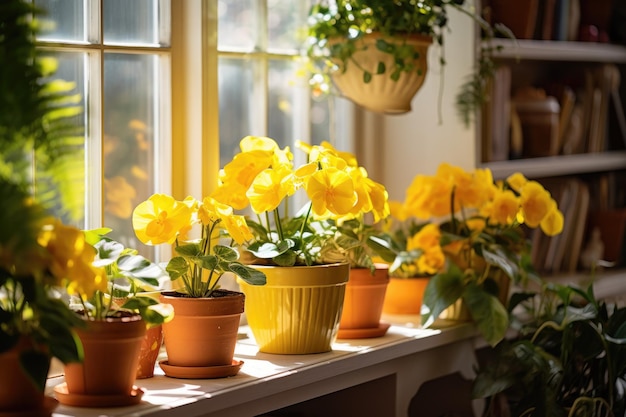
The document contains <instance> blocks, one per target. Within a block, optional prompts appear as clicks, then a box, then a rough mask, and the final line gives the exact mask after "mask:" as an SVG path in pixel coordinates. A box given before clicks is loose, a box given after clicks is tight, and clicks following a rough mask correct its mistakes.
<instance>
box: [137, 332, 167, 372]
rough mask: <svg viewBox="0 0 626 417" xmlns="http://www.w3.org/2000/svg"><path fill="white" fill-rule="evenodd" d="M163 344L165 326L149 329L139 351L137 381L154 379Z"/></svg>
mask: <svg viewBox="0 0 626 417" xmlns="http://www.w3.org/2000/svg"><path fill="white" fill-rule="evenodd" d="M162 344H163V326H161V325H159V326H154V327H150V328H148V330H147V331H146V335H145V336H144V338H143V340H142V341H141V349H140V350H139V365H138V367H137V376H136V378H137V379H143V378H152V377H153V376H154V367H155V365H156V360H157V358H158V357H159V352H160V350H161V346H162Z"/></svg>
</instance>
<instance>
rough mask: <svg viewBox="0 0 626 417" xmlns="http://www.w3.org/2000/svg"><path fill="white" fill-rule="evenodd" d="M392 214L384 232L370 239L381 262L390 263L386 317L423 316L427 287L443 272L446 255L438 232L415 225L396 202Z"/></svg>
mask: <svg viewBox="0 0 626 417" xmlns="http://www.w3.org/2000/svg"><path fill="white" fill-rule="evenodd" d="M390 207H391V215H390V216H389V218H388V219H387V221H386V222H385V233H383V234H381V235H378V236H373V237H371V240H372V244H373V245H374V246H375V247H376V248H377V252H378V253H379V254H380V255H381V257H382V259H383V260H384V261H386V262H388V263H389V275H390V282H389V288H388V292H387V296H386V297H385V301H384V304H383V312H385V313H387V314H403V315H417V314H420V311H421V306H422V299H423V296H424V291H425V289H426V285H427V284H428V282H429V279H430V277H431V276H433V275H435V274H437V273H439V272H441V271H442V269H443V266H444V262H445V255H444V253H443V250H442V249H441V247H440V246H439V245H436V244H433V242H438V241H439V240H440V238H441V233H440V231H439V229H438V228H437V227H436V226H435V225H432V224H422V223H416V222H415V220H414V218H412V217H411V216H407V215H406V214H405V213H404V207H403V206H402V204H401V203H399V202H397V201H392V202H390Z"/></svg>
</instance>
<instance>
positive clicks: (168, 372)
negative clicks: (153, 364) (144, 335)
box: [159, 359, 243, 379]
mask: <svg viewBox="0 0 626 417" xmlns="http://www.w3.org/2000/svg"><path fill="white" fill-rule="evenodd" d="M241 365H243V361H239V360H236V359H233V362H232V364H230V365H218V366H175V365H170V364H169V363H168V362H167V360H164V361H161V362H159V366H160V367H161V369H163V372H165V376H169V377H172V378H186V379H206V378H226V377H229V376H235V375H237V373H238V372H239V369H241Z"/></svg>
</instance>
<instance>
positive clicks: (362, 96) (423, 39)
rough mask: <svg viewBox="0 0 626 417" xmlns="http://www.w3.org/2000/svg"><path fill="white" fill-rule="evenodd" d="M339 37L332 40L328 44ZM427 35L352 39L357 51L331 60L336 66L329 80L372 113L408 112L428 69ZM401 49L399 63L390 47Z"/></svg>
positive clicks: (378, 35)
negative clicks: (341, 58) (342, 57)
mask: <svg viewBox="0 0 626 417" xmlns="http://www.w3.org/2000/svg"><path fill="white" fill-rule="evenodd" d="M341 41H342V40H334V39H331V40H330V41H329V44H330V45H331V46H332V45H333V43H338V42H341ZM431 44H432V38H431V37H430V36H422V35H411V36H406V37H404V38H401V37H397V38H390V37H384V36H382V35H380V34H377V33H372V34H367V35H364V36H362V37H361V38H359V39H358V40H356V41H355V49H356V51H355V52H354V53H353V54H352V56H351V58H350V60H348V61H345V62H342V61H339V60H333V61H334V62H335V63H336V64H337V65H338V66H339V68H338V69H337V71H335V72H333V73H332V76H331V78H332V80H333V83H334V84H335V86H336V87H337V88H338V89H339V90H340V91H341V94H342V95H343V96H345V97H346V98H348V99H350V100H352V101H353V102H355V103H356V104H358V105H360V106H362V107H364V108H366V109H368V110H372V111H375V112H380V113H391V114H399V113H406V112H409V111H411V100H412V99H413V97H414V96H415V94H416V93H417V91H418V90H419V89H420V87H421V86H422V84H423V83H424V79H425V78H426V73H427V70H428V64H427V53H428V47H429V46H430V45H431ZM394 48H397V49H398V50H400V48H404V49H405V50H406V52H403V54H404V55H408V56H410V58H407V57H404V58H403V60H404V61H403V63H402V66H401V67H400V66H399V65H398V61H397V57H396V55H395V54H392V53H390V50H391V49H394Z"/></svg>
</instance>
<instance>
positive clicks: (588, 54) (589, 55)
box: [489, 39, 626, 63]
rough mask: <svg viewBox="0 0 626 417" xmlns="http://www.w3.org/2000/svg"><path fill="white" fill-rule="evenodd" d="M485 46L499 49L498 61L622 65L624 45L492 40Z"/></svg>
mask: <svg viewBox="0 0 626 417" xmlns="http://www.w3.org/2000/svg"><path fill="white" fill-rule="evenodd" d="M489 44H490V45H491V46H495V47H497V48H500V49H499V50H498V49H496V50H495V52H494V56H495V57H497V58H502V59H522V60H523V59H529V60H541V61H543V60H545V61H584V62H611V63H626V46H623V45H616V44H607V43H593V42H566V41H543V40H532V39H517V40H510V39H495V40H492V41H491V42H490V43H489Z"/></svg>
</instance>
